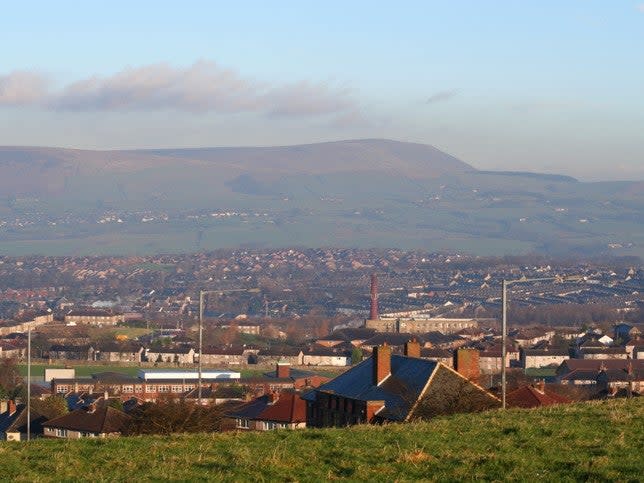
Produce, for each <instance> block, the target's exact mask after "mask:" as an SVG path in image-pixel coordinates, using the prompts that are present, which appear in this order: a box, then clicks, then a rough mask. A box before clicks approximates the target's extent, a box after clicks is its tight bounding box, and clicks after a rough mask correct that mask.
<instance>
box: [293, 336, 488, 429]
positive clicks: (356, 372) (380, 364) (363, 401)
mask: <svg viewBox="0 0 644 483" xmlns="http://www.w3.org/2000/svg"><path fill="white" fill-rule="evenodd" d="M404 354H405V355H396V354H392V352H391V347H390V346H388V345H382V346H377V347H374V349H373V355H372V356H371V357H370V358H368V359H366V360H364V361H362V362H361V363H360V364H357V365H356V366H354V367H352V368H351V369H349V370H348V371H347V372H345V373H343V374H341V375H339V376H338V377H336V378H335V379H333V380H331V381H329V382H328V383H326V384H323V385H322V386H320V387H319V388H317V389H315V390H313V391H310V392H308V393H306V394H304V395H303V396H302V398H303V399H305V400H306V401H307V426H314V427H329V426H348V425H353V424H360V423H381V422H385V421H398V422H402V421H409V420H413V419H426V418H431V417H433V416H437V415H440V414H449V413H454V412H471V411H481V410H485V409H491V408H496V407H500V400H499V399H498V398H497V397H495V396H493V395H492V394H490V393H488V392H487V391H485V389H483V388H482V387H480V386H479V385H478V384H476V383H475V382H474V381H473V380H471V379H469V378H468V377H467V376H465V375H463V374H459V372H457V371H455V370H453V369H451V368H450V367H448V366H446V365H445V364H442V363H440V362H437V361H429V360H424V359H421V358H420V344H419V343H418V342H408V343H407V344H406V346H405V352H404ZM456 360H457V362H458V361H459V360H461V361H469V363H470V365H471V367H461V368H460V369H461V370H462V371H463V372H464V373H469V374H470V375H475V376H476V377H478V371H477V370H475V369H474V367H475V365H476V363H477V361H478V358H477V357H463V358H457V359H456Z"/></svg>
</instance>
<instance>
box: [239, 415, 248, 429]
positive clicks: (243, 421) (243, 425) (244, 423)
mask: <svg viewBox="0 0 644 483" xmlns="http://www.w3.org/2000/svg"><path fill="white" fill-rule="evenodd" d="M237 427H238V428H243V429H248V419H242V418H237Z"/></svg>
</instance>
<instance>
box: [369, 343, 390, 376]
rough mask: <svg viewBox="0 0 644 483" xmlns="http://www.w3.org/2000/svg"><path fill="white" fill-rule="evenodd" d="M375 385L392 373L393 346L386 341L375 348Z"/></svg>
mask: <svg viewBox="0 0 644 483" xmlns="http://www.w3.org/2000/svg"><path fill="white" fill-rule="evenodd" d="M372 357H373V385H374V386H377V385H379V384H380V383H381V382H382V381H384V380H385V378H387V377H388V376H389V374H391V347H389V346H388V345H387V343H386V342H385V343H384V344H382V345H381V346H375V347H374V348H373V355H372Z"/></svg>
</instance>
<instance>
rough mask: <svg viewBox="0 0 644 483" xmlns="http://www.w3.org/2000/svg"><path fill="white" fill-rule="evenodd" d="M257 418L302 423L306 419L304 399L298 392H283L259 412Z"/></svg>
mask: <svg viewBox="0 0 644 483" xmlns="http://www.w3.org/2000/svg"><path fill="white" fill-rule="evenodd" d="M257 419H263V420H265V421H279V422H282V423H302V422H305V421H306V401H304V400H303V399H301V398H300V396H299V394H295V393H292V392H283V393H281V394H280V395H279V399H278V400H277V401H276V402H275V403H274V404H272V405H270V406H268V407H267V408H266V409H265V410H264V411H262V412H261V414H260V415H259V417H258V418H257Z"/></svg>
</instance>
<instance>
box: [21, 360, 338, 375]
mask: <svg viewBox="0 0 644 483" xmlns="http://www.w3.org/2000/svg"><path fill="white" fill-rule="evenodd" d="M63 367H65V366H64V365H61V364H52V365H45V364H32V365H31V375H32V377H44V375H45V368H50V369H54V368H63ZM68 367H73V368H74V369H76V377H89V376H91V375H92V374H96V373H98V372H118V373H121V374H125V375H128V376H136V375H137V373H138V370H139V369H142V368H141V367H139V366H137V365H134V363H132V365H127V366H110V365H91V364H73V365H69V366H68ZM144 369H148V370H155V369H159V370H162V369H170V370H172V369H179V368H177V367H175V366H168V367H145V368H144ZM182 369H185V368H182ZM192 369H193V370H196V367H195V368H192ZM204 369H214V368H211V367H204ZM220 369H222V370H231V371H237V372H240V373H241V375H242V377H259V376H261V375H262V374H264V373H265V372H269V371H271V370H275V367H272V366H271V367H269V366H265V367H261V368H255V367H251V368H248V367H245V368H243V369H239V368H235V367H229V368H220ZM344 369H346V368H339V369H336V368H320V369H318V368H315V367H313V368H309V367H307V368H306V370H307V371H311V372H316V373H318V374H321V375H323V376H328V377H335V376H337V375H338V373H339V372H342V371H343V370H344ZM18 371H19V372H20V375H21V376H26V375H27V366H26V365H25V364H19V365H18Z"/></svg>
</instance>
